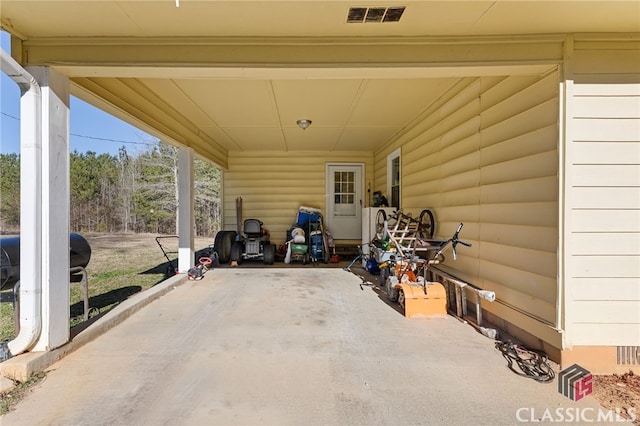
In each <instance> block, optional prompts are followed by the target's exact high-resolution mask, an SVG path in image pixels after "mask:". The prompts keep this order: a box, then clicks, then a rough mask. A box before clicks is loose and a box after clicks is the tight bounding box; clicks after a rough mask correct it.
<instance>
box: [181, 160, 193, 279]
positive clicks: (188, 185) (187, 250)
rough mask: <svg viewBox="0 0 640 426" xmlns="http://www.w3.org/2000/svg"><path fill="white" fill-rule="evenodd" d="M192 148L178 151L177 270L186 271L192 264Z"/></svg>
mask: <svg viewBox="0 0 640 426" xmlns="http://www.w3.org/2000/svg"><path fill="white" fill-rule="evenodd" d="M193 183H194V178H193V150H192V149H191V148H180V149H179V151H178V271H179V272H180V273H186V272H187V271H188V270H189V268H191V267H192V266H193V265H194V262H195V259H194V257H195V256H194V250H193V240H194V235H195V232H194V226H195V215H194V204H195V202H194V192H193Z"/></svg>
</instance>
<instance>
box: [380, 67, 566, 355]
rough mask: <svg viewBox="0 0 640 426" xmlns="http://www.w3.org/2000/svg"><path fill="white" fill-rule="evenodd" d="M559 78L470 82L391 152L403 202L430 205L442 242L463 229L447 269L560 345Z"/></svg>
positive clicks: (412, 206) (494, 308)
mask: <svg viewBox="0 0 640 426" xmlns="http://www.w3.org/2000/svg"><path fill="white" fill-rule="evenodd" d="M558 85H559V81H558V73H557V72H556V71H553V72H550V73H548V74H546V75H542V76H541V75H523V76H504V77H481V78H463V79H460V80H458V81H457V83H455V84H453V85H452V87H451V88H450V90H449V91H448V93H447V94H446V95H445V96H444V97H442V98H441V99H440V100H439V101H438V102H436V103H434V104H432V105H431V107H430V108H429V110H428V114H426V115H425V119H424V120H423V121H422V122H421V123H420V124H419V125H418V126H416V127H415V128H414V129H412V130H411V131H409V132H408V133H407V134H406V135H404V137H403V138H402V139H401V140H399V141H396V143H395V144H394V145H392V146H388V147H385V149H383V150H380V151H379V152H376V185H379V184H380V183H381V179H380V174H382V172H383V171H384V169H383V168H381V167H380V164H379V163H380V161H381V160H382V158H384V156H385V155H386V154H387V153H388V152H390V151H392V150H393V149H396V148H398V147H400V146H401V147H402V153H403V155H402V206H403V210H405V211H408V212H411V213H412V214H414V215H417V214H419V212H420V211H421V210H422V209H425V208H430V209H432V211H433V212H434V214H435V218H436V231H437V237H438V238H448V237H450V236H451V235H452V234H453V232H454V230H455V228H456V226H457V225H458V224H459V223H460V222H463V223H464V228H463V230H462V232H461V235H460V236H461V239H463V240H466V241H469V242H471V243H473V247H471V248H467V247H463V246H459V247H458V255H459V256H458V260H457V261H455V262H454V261H453V257H452V256H451V254H450V253H449V254H448V256H447V261H446V262H445V264H444V265H441V267H442V268H443V269H445V270H447V271H448V272H450V273H452V274H453V275H455V276H458V277H459V278H461V279H464V280H466V281H468V282H470V283H472V284H474V285H476V286H478V287H481V288H483V289H488V290H493V291H495V292H496V296H497V301H496V302H494V303H486V304H483V307H484V308H485V309H486V310H488V311H490V312H492V313H494V314H495V315H497V316H499V317H501V318H503V319H505V320H507V321H509V322H511V323H513V324H516V325H518V327H521V328H523V329H526V330H527V331H528V332H530V333H532V334H533V335H535V336H537V337H539V338H541V339H542V340H545V341H547V342H549V343H551V344H553V345H554V346H556V347H559V346H560V334H559V333H558V331H557V329H558V328H559V327H558V316H559V314H558V305H559V301H558V297H557V294H558V287H557V276H558V268H557V263H558V260H557V256H558V255H557V249H558V209H559V207H558V197H559V194H558V187H559V181H558V163H559V159H558V134H559V129H558V116H559V106H558V105H559V98H558Z"/></svg>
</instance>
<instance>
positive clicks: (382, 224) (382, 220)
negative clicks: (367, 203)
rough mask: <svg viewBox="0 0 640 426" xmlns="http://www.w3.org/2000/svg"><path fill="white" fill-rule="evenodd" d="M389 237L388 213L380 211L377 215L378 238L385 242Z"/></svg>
mask: <svg viewBox="0 0 640 426" xmlns="http://www.w3.org/2000/svg"><path fill="white" fill-rule="evenodd" d="M386 237H387V213H386V212H385V211H384V210H382V209H380V210H378V213H376V238H378V240H380V241H383V240H384V239H385V238H386Z"/></svg>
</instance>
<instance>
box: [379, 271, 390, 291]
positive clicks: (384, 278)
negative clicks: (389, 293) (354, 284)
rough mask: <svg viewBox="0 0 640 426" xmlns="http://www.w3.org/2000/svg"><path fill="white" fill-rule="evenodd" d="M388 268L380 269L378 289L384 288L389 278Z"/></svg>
mask: <svg viewBox="0 0 640 426" xmlns="http://www.w3.org/2000/svg"><path fill="white" fill-rule="evenodd" d="M389 275H390V274H389V267H388V266H385V267H383V268H380V287H382V288H384V286H385V284H386V283H387V278H389Z"/></svg>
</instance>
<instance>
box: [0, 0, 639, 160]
mask: <svg viewBox="0 0 640 426" xmlns="http://www.w3.org/2000/svg"><path fill="white" fill-rule="evenodd" d="M354 6H356V7H363V8H367V7H371V8H380V9H382V10H384V9H385V8H387V7H399V6H400V7H405V9H404V12H403V13H402V16H401V17H400V20H399V21H398V22H381V23H380V22H376V23H348V22H347V16H348V13H349V9H350V8H351V7H354ZM395 12H396V15H397V12H398V10H397V9H395ZM638 13H639V6H638V2H637V1H622V2H616V1H599V2H596V1H580V2H576V1H395V0H394V1H393V2H389V1H380V0H369V1H367V2H364V3H358V2H356V3H354V2H349V1H340V0H336V1H333V0H320V1H295V0H291V1H269V0H260V1H243V0H234V1H214V0H209V1H207V0H162V1H156V0H140V1H110V0H86V1H55V0H52V1H29V0H17V1H14V0H2V2H1V4H0V16H1V22H2V27H3V29H5V30H7V31H9V32H11V33H12V34H13V35H14V36H16V37H17V38H19V39H21V40H23V41H24V44H23V46H24V47H25V49H29V48H35V47H40V48H41V49H42V47H43V46H45V47H46V46H48V51H47V55H46V59H42V62H41V63H38V60H37V59H33V58H35V57H36V56H37V55H36V54H35V53H33V54H32V57H29V56H25V57H24V58H22V59H23V62H28V63H31V64H46V65H51V66H54V67H56V68H58V69H59V70H60V71H62V72H63V73H65V74H67V75H69V76H70V77H72V82H73V87H72V90H73V93H74V94H75V95H76V96H79V97H81V98H83V99H85V100H87V101H89V102H91V103H93V104H95V105H97V106H99V107H101V108H103V109H105V110H107V111H109V112H111V113H112V114H114V115H116V116H118V117H120V118H123V119H125V120H126V121H129V122H131V123H132V124H135V125H137V126H139V127H141V128H143V129H144V130H147V131H150V132H151V133H153V134H156V135H158V136H160V137H162V136H163V135H168V136H169V139H170V140H172V141H174V142H178V143H184V144H187V145H189V143H190V141H191V140H193V139H200V140H199V141H198V142H197V144H199V145H198V146H195V147H196V148H198V149H197V151H198V152H199V153H201V154H203V155H205V156H207V151H208V149H207V148H206V147H203V146H202V144H207V143H208V144H210V145H211V146H212V147H213V148H211V149H213V150H215V151H217V152H224V151H227V150H229V151H233V150H366V151H371V150H374V149H375V148H376V147H378V146H380V145H382V144H384V143H385V142H386V141H388V140H389V139H392V138H393V137H394V135H397V134H398V132H401V131H402V130H403V129H404V128H406V127H407V126H410V125H411V123H412V122H413V121H414V120H416V119H417V118H418V117H419V116H420V115H421V114H422V113H423V112H424V111H425V109H426V108H427V107H428V105H429V104H430V103H431V102H433V101H434V100H435V99H437V98H438V97H439V96H440V95H441V94H442V93H443V92H444V91H446V90H447V89H448V88H449V87H450V86H451V85H452V84H454V83H455V81H456V80H457V79H458V78H460V77H461V76H466V75H479V74H480V73H481V72H484V73H487V72H494V73H500V72H504V73H512V72H515V70H513V69H509V68H503V69H500V68H496V69H494V70H487V69H486V68H485V69H484V70H482V71H481V70H480V69H474V68H473V67H469V68H466V69H465V70H458V71H456V72H451V71H450V70H447V69H446V68H442V69H440V70H438V72H434V71H433V70H428V69H419V68H417V69H416V68H411V69H409V68H404V67H405V66H406V64H399V65H398V67H394V66H389V65H388V64H387V65H386V66H379V65H376V64H372V65H371V66H369V67H367V68H364V67H362V65H360V67H353V66H346V65H344V64H340V63H331V64H324V65H318V64H317V63H314V64H312V65H308V66H305V67H300V66H297V67H296V66H293V67H292V68H287V66H286V64H284V65H283V64H280V65H279V66H268V65H267V66H265V65H264V64H262V65H260V64H257V65H255V66H246V64H238V65H236V66H232V65H230V64H225V65H224V66H220V67H217V66H211V65H208V66H207V65H203V64H202V63H198V64H195V65H194V64H193V63H187V62H184V61H182V59H176V62H175V63H172V64H169V63H168V61H167V60H165V61H164V62H163V63H162V64H160V63H157V62H156V63H138V62H136V58H134V59H132V58H131V56H130V53H129V56H127V52H126V49H111V50H108V57H102V56H99V55H103V54H105V52H106V51H107V49H104V48H103V47H100V46H104V45H105V43H107V44H110V45H111V46H113V45H114V40H115V44H116V45H118V43H119V44H120V45H121V46H126V45H128V44H130V43H137V42H139V41H141V40H142V41H144V43H146V46H151V45H154V44H156V42H155V41H156V40H157V46H169V45H171V44H172V43H175V42H177V41H183V42H184V41H187V44H186V45H189V41H190V40H191V41H193V44H194V45H197V44H198V43H211V42H214V43H215V41H216V40H222V39H223V40H225V42H226V43H227V44H229V43H231V44H232V45H233V43H236V42H237V43H238V45H239V46H240V45H243V44H247V43H253V45H254V46H255V45H259V44H260V43H261V42H263V41H268V42H274V41H275V43H276V44H277V43H278V42H286V41H288V40H298V41H300V40H303V41H305V42H306V43H309V44H314V43H318V42H321V43H325V42H330V43H334V44H335V43H338V44H339V43H340V42H341V41H348V43H349V44H350V46H351V48H352V49H353V50H352V52H353V55H354V57H357V56H358V43H360V42H362V43H363V45H368V46H369V48H370V46H371V45H372V44H373V45H380V46H383V45H384V44H385V43H387V42H388V41H389V40H398V39H403V40H406V39H407V38H411V37H428V38H432V39H442V40H447V39H451V38H461V37H464V38H471V39H473V38H478V39H480V38H483V37H485V38H486V37H504V36H507V37H508V36H520V35H528V34H538V35H539V34H550V35H551V34H555V35H557V34H564V33H571V32H587V33H588V32H617V33H619V32H635V31H638V26H639V23H638ZM396 17H397V16H396ZM236 40H237V41H236ZM79 45H82V46H84V47H89V49H88V50H86V54H84V53H83V54H80V53H77V56H75V57H73V58H71V57H70V56H69V54H68V51H69V50H73V49H67V50H65V46H74V48H75V51H76V52H80V51H81V50H80V49H77V48H76V47H75V46H79ZM187 50H188V49H187ZM194 50H195V48H194ZM25 51H26V50H25ZM40 51H42V50H40ZM33 52H35V50H33ZM83 52H85V51H83ZM184 53H185V54H188V53H189V52H184ZM83 55H84V56H83ZM256 57H259V55H258V56H256ZM168 59H170V58H168ZM266 59H267V60H266V62H268V58H266ZM296 59H297V58H291V62H292V63H295V62H296ZM178 61H182V62H178ZM356 62H357V61H356ZM548 68H549V65H548V64H547V65H546V66H540V67H537V68H535V67H534V68H532V69H522V70H520V72H544V71H545V70H546V69H548ZM145 105H146V107H145ZM154 108H155V109H157V110H158V113H157V114H156V115H153V114H151V113H150V112H149V111H150V110H153V109H154ZM162 117H166V118H169V117H170V118H171V120H168V119H163V118H162ZM301 118H308V119H310V120H312V121H313V124H312V125H311V127H310V128H309V129H307V130H306V131H302V130H301V129H299V128H298V127H297V126H296V120H298V119H301ZM172 123H174V124H172ZM178 123H179V124H178Z"/></svg>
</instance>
